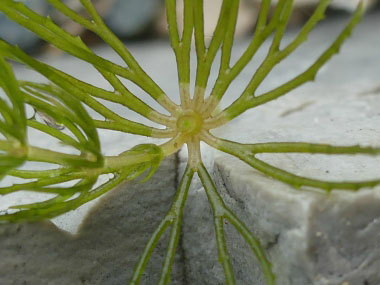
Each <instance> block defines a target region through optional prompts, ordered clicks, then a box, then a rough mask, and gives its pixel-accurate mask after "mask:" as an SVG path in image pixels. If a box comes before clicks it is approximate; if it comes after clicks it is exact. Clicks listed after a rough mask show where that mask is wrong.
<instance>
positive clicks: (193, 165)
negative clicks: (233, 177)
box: [0, 0, 380, 284]
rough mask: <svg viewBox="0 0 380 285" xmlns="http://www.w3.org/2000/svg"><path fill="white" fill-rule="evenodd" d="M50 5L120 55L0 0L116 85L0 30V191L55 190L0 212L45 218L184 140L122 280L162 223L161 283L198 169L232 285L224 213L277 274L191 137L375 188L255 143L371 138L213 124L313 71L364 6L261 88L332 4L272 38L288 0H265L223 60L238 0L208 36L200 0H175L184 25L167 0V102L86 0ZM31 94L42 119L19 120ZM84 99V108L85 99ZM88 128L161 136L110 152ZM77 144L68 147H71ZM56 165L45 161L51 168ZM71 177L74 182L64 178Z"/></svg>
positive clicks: (283, 148)
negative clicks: (281, 133) (261, 134)
mask: <svg viewBox="0 0 380 285" xmlns="http://www.w3.org/2000/svg"><path fill="white" fill-rule="evenodd" d="M47 1H48V2H49V3H50V4H51V5H53V6H54V7H55V8H56V9H57V10H58V11H60V12H61V13H62V14H64V15H65V16H67V17H68V18H70V19H71V20H73V21H74V22H76V23H79V24H80V25H82V26H83V27H84V28H86V29H88V30H90V31H92V32H93V33H95V34H96V35H98V36H99V37H100V38H101V39H103V40H104V42H105V43H107V44H108V45H109V47H111V48H112V49H113V50H114V51H115V52H116V53H117V54H118V55H119V56H120V57H121V59H122V60H123V61H124V63H125V66H121V65H118V64H116V63H113V62H111V61H109V60H107V59H104V58H102V57H100V56H98V55H96V54H95V53H94V52H93V51H92V50H91V49H90V48H89V47H88V46H87V45H86V44H85V43H84V42H83V41H82V40H81V38H79V37H75V36H72V35H71V34H70V33H68V32H66V31H65V30H63V29H62V28H60V27H59V26H57V25H56V24H55V23H54V22H53V21H52V20H51V19H50V18H49V17H44V16H41V15H39V14H37V13H35V12H34V11H32V10H30V9H29V8H28V7H26V6H25V5H24V4H23V3H22V2H19V1H13V0H2V1H0V11H1V12H2V13H4V14H5V15H6V16H7V17H9V18H10V19H12V20H13V21H15V22H17V23H18V24H20V25H22V26H24V27H26V28H27V29H29V30H31V31H33V32H34V33H35V34H37V35H38V36H39V37H40V38H42V39H43V40H45V41H46V42H48V43H50V44H51V45H53V46H55V47H57V48H58V49H60V50H62V51H64V52H66V53H68V54H70V55H72V56H74V57H76V58H78V59H79V60H81V61H84V62H87V63H89V64H91V65H92V66H93V67H94V68H95V69H96V70H97V71H98V72H99V73H100V74H101V75H102V76H103V77H104V78H105V79H106V80H107V81H108V82H109V83H110V85H111V86H112V87H113V90H112V91H109V90H106V89H102V88H99V87H96V86H93V85H91V84H88V83H86V82H84V81H81V80H79V79H76V78H74V77H72V76H70V75H69V74H66V73H64V72H62V71H60V70H58V69H57V68H54V67H53V66H50V65H48V64H46V63H43V62H42V61H39V60H37V59H34V58H32V57H30V56H29V55H27V54H26V53H25V52H24V51H22V50H21V49H20V48H18V47H17V46H12V45H10V44H9V43H7V42H5V41H3V40H0V86H1V88H2V89H3V91H4V94H5V95H6V97H4V96H3V98H0V133H1V136H0V177H1V178H4V177H9V176H11V177H16V178H18V179H25V181H24V182H22V183H18V184H13V185H11V186H6V187H0V195H8V194H11V193H15V192H17V191H32V192H40V193H47V194H50V195H53V197H52V198H49V199H47V200H44V201H41V202H38V203H31V204H25V205H17V206H13V207H11V208H10V209H8V211H7V212H5V213H3V214H1V215H0V221H1V222H4V223H5V222H21V221H36V220H42V219H48V218H52V217H55V216H58V215H61V214H63V213H66V212H68V211H71V210H74V209H76V208H78V207H79V206H81V205H83V204H85V203H87V202H88V201H91V200H93V199H95V198H97V197H99V196H101V195H103V194H105V193H107V192H108V191H110V190H112V189H113V188H115V187H116V186H117V185H118V184H120V183H121V182H123V181H125V180H133V179H136V178H137V177H139V176H141V175H143V174H145V173H147V174H146V176H145V178H144V181H146V180H148V179H149V178H150V177H151V176H152V175H153V174H154V173H155V171H156V170H157V168H158V167H159V166H160V163H161V161H162V159H164V158H165V157H167V156H169V155H171V154H174V153H176V152H177V151H178V150H179V149H181V147H182V146H183V145H185V144H186V145H187V148H188V162H187V167H186V170H185V172H184V174H183V176H182V179H181V182H180V183H179V186H178V190H177V192H176V194H175V197H174V199H173V202H172V205H171V207H170V210H169V211H168V213H167V214H166V215H165V216H164V217H163V219H162V221H161V223H160V224H159V225H158V227H157V229H156V230H155V231H154V233H153V235H152V237H151V239H150V240H149V242H148V244H147V245H146V248H145V250H144V251H143V253H142V255H141V257H140V260H139V262H138V264H137V265H136V267H135V270H134V274H133V276H132V277H131V280H130V284H138V283H139V281H140V279H141V277H142V274H143V272H144V270H145V267H146V265H147V263H148V261H149V259H150V256H151V254H152V252H153V250H154V248H155V246H156V245H157V243H158V241H159V240H160V238H161V237H162V236H163V234H164V233H165V232H166V231H168V230H169V229H170V237H169V245H168V248H167V252H166V256H165V258H164V263H163V267H162V273H161V276H160V280H159V284H168V283H170V276H171V268H172V264H173V260H174V256H175V252H176V248H177V245H178V242H179V237H180V232H181V219H182V215H183V210H184V205H185V202H186V199H187V196H188V192H189V187H190V184H191V182H192V179H193V176H194V175H195V174H197V175H198V176H199V177H200V179H201V181H202V183H203V186H204V189H205V191H206V194H207V197H208V200H209V203H210V205H211V208H212V212H213V215H214V226H215V233H216V243H217V248H218V252H219V259H218V260H219V261H220V263H221V265H222V267H223V270H224V274H225V282H226V284H234V283H235V279H234V271H233V268H232V264H231V261H230V258H229V254H228V249H227V245H226V241H225V231H224V221H228V222H230V224H231V225H232V226H234V227H235V228H236V230H237V231H238V233H239V234H240V235H241V236H242V237H243V238H244V239H245V241H246V242H247V243H248V245H249V246H250V248H251V249H252V252H253V253H254V255H255V256H256V258H257V260H258V261H259V264H260V265H261V268H262V271H263V274H264V276H265V279H266V282H267V284H275V275H274V273H273V271H272V269H271V263H270V261H269V260H268V258H267V257H266V254H265V252H264V249H263V248H262V246H261V245H260V241H259V240H258V239H257V238H256V237H255V236H254V235H253V234H252V233H251V232H250V230H249V229H248V227H247V226H246V225H245V224H244V223H243V222H241V220H240V219H239V218H238V217H236V215H235V214H234V213H233V212H231V210H230V209H229V208H228V207H227V206H226V204H225V203H224V201H223V199H222V197H221V195H220V194H219V192H218V190H217V189H216V186H215V184H214V182H213V180H212V178H211V176H210V174H209V172H208V171H207V169H206V168H205V166H204V164H203V162H202V154H201V151H200V142H205V143H206V144H208V145H210V146H212V147H214V148H216V149H218V150H220V151H223V152H226V153H229V154H231V155H233V156H235V157H238V158H239V159H241V160H242V161H244V162H246V163H247V164H248V165H250V166H252V167H253V168H255V169H257V170H259V171H261V172H263V173H264V174H266V175H268V176H270V177H273V178H274V179H277V180H280V181H282V182H284V183H287V184H290V185H292V186H293V187H297V188H302V187H303V186H310V187H314V188H318V189H322V190H324V191H326V192H329V191H331V190H333V189H346V190H358V189H360V188H362V187H374V186H376V185H378V184H380V180H373V181H360V182H355V181H340V182H333V181H322V180H316V179H311V178H307V177H301V176H297V175H294V174H292V173H289V172H287V171H285V170H282V169H279V168H276V167H274V166H272V165H270V164H268V163H266V162H264V161H262V160H260V159H259V158H258V157H257V156H256V155H257V154H260V153H310V154H315V153H319V154H331V155H332V154H334V155H352V154H368V155H376V154H379V152H380V149H378V148H371V147H361V146H358V145H356V146H332V145H326V144H311V143H300V142H284V143H260V144H240V143H237V142H233V141H227V140H224V139H221V138H218V137H216V136H214V135H213V134H212V133H211V130H213V129H215V128H218V127H221V126H223V125H224V124H227V123H228V122H229V121H231V120H233V119H234V118H235V117H237V116H239V115H240V114H242V113H243V112H245V111H246V110H249V109H252V108H255V107H257V106H260V105H262V104H265V103H267V102H269V101H272V100H275V99H277V98H279V97H281V96H284V95H285V94H287V93H288V92H289V91H291V90H294V89H295V88H297V87H299V86H301V85H302V84H304V83H306V82H308V81H311V80H314V78H315V76H316V74H317V73H318V71H319V69H320V68H321V67H322V66H323V65H324V64H325V63H326V62H327V61H328V60H329V59H330V58H331V57H332V56H333V55H334V54H336V53H337V52H338V51H339V48H340V46H341V45H342V44H343V42H344V41H345V39H346V38H347V37H348V36H349V35H350V33H351V31H352V30H353V28H354V27H355V26H356V25H357V23H358V22H359V20H360V19H361V16H362V12H363V9H362V5H361V4H360V5H359V6H358V8H357V10H356V11H355V13H354V14H353V16H352V18H351V20H350V21H349V23H348V24H347V26H346V27H345V28H344V29H343V31H342V32H341V33H340V35H339V36H338V37H337V38H336V39H335V41H334V42H333V43H332V44H331V45H330V46H329V47H328V48H327V49H326V50H325V51H324V52H323V53H322V55H321V56H320V57H319V58H318V59H317V60H316V61H315V62H314V63H313V64H312V65H311V66H310V67H309V68H308V69H306V70H305V71H304V72H302V73H301V74H299V75H298V76H296V77H295V78H293V79H291V80H289V81H288V82H285V83H284V84H282V85H280V86H278V87H277V88H275V89H273V90H270V91H267V92H265V93H264V94H257V90H258V87H259V86H260V85H261V83H262V82H263V80H264V79H265V78H266V77H267V76H268V74H269V73H270V72H271V71H272V69H273V68H274V67H275V66H276V65H278V64H279V63H280V62H281V61H282V60H284V59H285V58H286V57H287V56H288V55H290V54H291V53H293V52H294V51H295V50H296V49H297V48H298V47H299V46H300V45H301V44H302V43H304V42H305V41H306V40H307V36H308V35H309V33H310V32H311V31H312V30H313V29H314V27H315V26H316V24H317V23H318V22H319V21H321V20H322V19H323V18H324V15H325V11H326V9H327V7H328V5H329V2H330V1H328V0H321V1H319V4H318V5H317V7H316V9H315V11H314V12H313V14H312V15H311V16H310V18H309V20H308V21H307V22H306V23H305V25H304V26H303V27H302V29H301V30H300V32H299V33H298V34H297V36H296V37H295V38H294V39H293V40H292V41H290V42H289V43H287V44H285V45H284V46H282V45H281V42H282V38H283V36H284V34H285V31H286V28H287V24H288V21H289V18H290V16H291V12H292V8H293V1H292V0H282V1H278V3H277V5H276V6H275V7H274V9H273V11H272V17H271V18H269V14H270V8H271V1H270V0H263V1H262V3H261V8H260V12H259V15H258V20H257V23H256V28H255V33H254V35H253V37H252V40H251V41H250V43H249V45H248V47H247V48H246V50H245V51H244V52H243V54H242V55H241V56H240V57H239V58H238V60H237V61H236V62H235V63H233V64H232V63H231V52H232V48H233V44H234V34H235V29H236V23H237V18H238V10H239V1H238V0H223V2H222V5H221V8H220V14H219V19H218V22H217V25H216V28H215V31H214V33H213V35H212V37H211V39H210V41H209V43H207V41H206V40H205V32H204V20H205V19H204V11H203V0H184V1H183V2H184V10H183V21H184V23H183V30H181V31H180V30H179V28H178V25H177V18H178V17H177V7H176V0H166V12H167V20H168V29H169V36H170V40H171V46H172V48H173V50H174V53H175V57H176V61H177V68H178V81H179V95H180V104H175V103H174V102H173V101H172V100H171V99H170V98H169V97H168V96H167V95H166V94H165V92H164V91H163V90H162V89H161V88H160V87H159V86H158V85H157V84H156V83H155V82H154V81H153V80H152V79H151V77H149V76H148V75H147V73H145V72H144V70H143V69H142V68H141V66H140V65H139V64H138V62H137V61H136V60H135V59H134V57H133V56H132V54H131V53H130V52H129V51H128V49H127V48H126V47H125V45H124V44H123V43H122V42H121V41H120V40H119V39H118V38H117V37H116V36H115V35H114V34H113V33H112V32H111V31H110V30H109V29H108V28H107V26H106V25H105V24H104V22H103V20H102V19H101V18H100V16H99V15H98V13H97V12H96V10H95V8H94V6H93V5H92V3H91V1H90V0H80V2H81V4H82V5H83V7H84V8H85V10H86V11H87V15H82V14H81V15H79V14H77V13H76V12H75V11H74V10H72V9H70V7H68V6H67V5H66V4H65V3H64V2H63V1H60V0H47ZM193 39H194V41H195V53H196V58H197V66H196V73H195V88H194V94H190V90H191V88H190V82H191V81H190V77H191V72H190V55H191V49H192V43H193ZM267 40H271V45H270V47H269V50H268V53H267V55H266V57H265V59H264V60H263V61H262V63H261V65H260V66H259V67H258V69H257V70H256V71H255V72H254V73H253V75H252V78H251V80H250V81H249V83H248V85H247V86H246V88H245V90H244V91H243V93H242V94H241V95H240V96H239V97H238V99H236V100H235V101H234V102H233V103H232V104H231V105H230V106H228V107H227V108H225V109H224V110H219V109H218V108H217V107H218V105H219V102H220V101H221V99H222V97H223V96H224V94H225V93H226V91H227V89H228V87H229V86H230V85H231V83H232V82H233V81H234V80H235V79H236V78H237V76H238V75H239V74H240V73H241V72H242V70H243V69H244V68H245V67H246V66H247V64H248V63H249V62H251V60H252V58H253V57H254V55H255V54H256V52H257V51H258V49H259V48H260V47H262V45H263V43H264V42H265V41H267ZM219 54H220V67H219V73H218V76H217V79H216V82H215V84H214V86H213V88H212V91H211V93H210V94H206V87H207V86H208V85H209V77H210V73H211V68H212V66H213V63H214V62H215V61H216V60H217V58H218V55H219ZM9 60H10V61H15V62H18V63H21V64H24V65H26V66H28V67H29V68H31V69H33V70H35V71H37V72H38V73H40V74H41V75H43V76H44V77H45V78H46V79H47V80H48V83H35V82H29V81H21V80H17V79H16V77H15V75H14V73H13V70H12V66H11V65H10V63H9ZM122 80H128V81H130V82H133V83H134V84H135V85H137V86H139V87H140V88H141V89H142V90H144V91H145V92H146V93H147V94H149V95H150V96H151V97H152V98H153V99H154V100H155V101H156V102H157V103H158V104H159V105H161V106H162V107H163V108H164V109H165V110H166V111H167V114H164V113H161V112H159V111H157V110H155V109H154V108H153V107H152V106H150V105H148V104H146V103H145V102H143V101H142V100H141V99H139V98H138V97H137V96H136V95H135V94H133V93H132V92H131V91H130V90H129V89H128V88H127V87H126V86H125V84H123V82H122ZM104 101H108V102H113V103H117V104H120V105H122V106H125V107H127V108H129V109H130V110H132V111H134V112H136V113H138V114H140V115H141V116H143V117H145V118H146V119H148V120H150V121H152V122H154V123H157V124H159V125H161V126H163V128H155V127H151V126H148V125H145V124H143V123H141V122H138V121H132V120H129V119H127V118H124V117H122V116H120V115H119V114H117V113H115V112H113V111H112V110H111V109H109V108H107V107H106V106H105V105H104V104H103V103H102V102H104ZM27 105H29V106H31V107H33V108H34V109H35V110H36V111H38V112H39V113H40V114H43V116H44V118H46V120H45V121H46V123H41V122H38V121H36V120H34V119H33V118H30V119H27V117H26V115H25V113H26V112H25V107H26V106H27ZM84 105H86V108H85V107H84ZM88 108H90V109H92V110H93V111H95V112H96V113H98V114H99V115H101V116H102V117H103V118H104V119H102V120H99V119H94V118H92V117H91V116H90V115H89V113H88V112H87V110H88ZM28 128H31V129H35V130H37V131H39V132H42V133H44V134H47V135H49V136H51V137H52V138H54V139H57V140H58V141H60V142H61V143H62V144H64V145H66V146H69V147H71V149H72V150H73V152H72V153H71V154H68V153H66V152H59V151H52V150H48V149H45V148H40V147H36V146H32V145H30V144H29V142H28V136H27V129H28ZM97 129H108V130H114V131H119V132H125V133H130V134H135V135H140V136H145V137H151V138H161V139H167V141H166V142H165V143H163V144H160V145H156V144H141V145H137V146H135V147H133V148H131V149H129V150H126V151H124V152H123V153H121V154H119V155H117V156H103V155H102V149H101V142H100V140H99V137H98V133H97ZM74 150H75V151H74ZM29 161H31V162H43V163H46V165H48V164H49V165H51V166H49V167H47V169H46V170H38V171H37V170H26V169H25V167H23V168H22V169H21V168H20V167H21V166H23V165H24V164H25V163H26V162H29ZM53 166H54V167H55V168H52V167H53ZM109 173H111V174H113V177H112V178H110V179H109V180H108V181H107V182H105V183H103V184H101V185H97V184H95V183H96V182H97V180H98V178H99V177H100V176H101V175H103V174H109ZM70 181H71V182H73V183H71V185H69V186H67V184H62V183H64V182H70Z"/></svg>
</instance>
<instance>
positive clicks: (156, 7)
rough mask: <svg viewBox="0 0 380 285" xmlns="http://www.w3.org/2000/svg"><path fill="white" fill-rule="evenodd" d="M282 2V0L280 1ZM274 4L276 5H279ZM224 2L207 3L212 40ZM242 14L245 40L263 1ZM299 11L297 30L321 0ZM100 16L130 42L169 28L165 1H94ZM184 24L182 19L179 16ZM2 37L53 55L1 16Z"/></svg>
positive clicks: (344, 7)
mask: <svg viewBox="0 0 380 285" xmlns="http://www.w3.org/2000/svg"><path fill="white" fill-rule="evenodd" d="M277 1H278V0H277ZM277 1H276V0H275V1H272V2H273V5H275V4H276V2H277ZM22 2H24V3H25V4H26V5H28V6H29V7H30V8H32V9H33V10H35V11H36V12H37V13H39V14H43V15H49V16H51V18H52V19H53V20H54V21H55V22H56V23H59V24H60V25H61V26H62V27H64V28H65V29H66V30H68V31H69V32H70V33H72V34H75V35H80V36H81V37H82V39H84V41H85V42H86V43H88V44H90V45H97V44H99V43H101V41H100V40H99V39H98V38H97V37H96V36H94V35H93V34H92V33H90V32H88V31H85V30H84V29H82V28H81V27H80V26H79V25H77V24H75V23H73V22H72V21H69V20H68V19H67V18H66V17H64V16H63V15H62V14H60V13H57V12H56V11H55V10H54V9H52V7H51V6H50V5H49V4H48V3H47V2H46V1H45V0H22ZM63 2H65V3H66V4H68V5H69V6H70V7H71V8H73V9H75V10H76V11H78V12H81V13H83V12H84V11H82V7H81V5H80V3H79V1H78V0H63ZM221 2H222V0H206V1H205V14H206V15H207V17H206V18H207V19H206V27H205V33H206V35H209V36H210V37H211V35H212V31H213V29H214V27H215V24H216V20H217V17H218V13H219V7H220V4H221ZM240 2H241V5H240V6H241V7H240V9H241V11H240V14H239V21H238V27H237V33H236V37H238V38H244V37H246V36H248V35H250V34H251V33H252V32H253V30H254V25H255V21H256V17H257V12H258V10H259V7H260V2H261V1H260V0H241V1H240ZM294 2H295V11H294V13H293V16H292V20H291V23H290V26H291V27H292V26H293V27H297V26H300V25H301V24H302V23H304V22H305V21H306V20H307V19H308V17H309V16H310V14H311V13H312V11H313V8H314V7H315V5H316V4H317V3H318V2H319V0H295V1H294ZM359 2H360V0H333V1H332V4H331V5H330V9H329V16H330V17H331V16H332V15H335V16H337V17H339V16H340V15H342V14H348V13H351V12H352V11H353V10H354V9H355V7H356V5H357V4H358V3H359ZM379 2H380V0H364V4H365V7H366V10H374V9H379V6H380V5H379ZM93 3H94V4H95V5H96V8H97V9H98V11H99V13H100V14H101V15H102V17H103V18H104V19H105V22H106V23H107V24H108V26H109V27H110V28H111V29H112V30H113V31H114V32H115V33H116V34H117V35H118V36H119V37H121V38H122V39H124V40H127V41H144V40H150V39H156V38H166V37H167V25H166V15H165V7H164V6H165V1H164V0H93ZM181 3H182V1H178V13H179V14H181V11H182V5H181ZM178 22H179V25H181V17H179V21H178ZM0 37H1V38H3V39H5V40H7V41H8V42H10V43H12V44H17V45H19V46H20V47H21V48H23V49H24V50H26V51H28V52H29V53H41V52H52V50H51V48H49V47H48V46H47V45H45V44H44V42H42V41H41V40H39V38H38V37H36V36H35V35H34V34H33V33H31V32H29V31H27V30H26V29H24V28H21V27H19V26H18V25H17V24H15V23H12V22H11V21H10V20H8V19H7V18H6V17H5V16H4V15H3V14H1V13H0Z"/></svg>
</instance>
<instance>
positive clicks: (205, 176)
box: [198, 164, 275, 285]
mask: <svg viewBox="0 0 380 285" xmlns="http://www.w3.org/2000/svg"><path fill="white" fill-rule="evenodd" d="M198 175H199V177H200V179H201V181H202V184H203V187H204V189H205V191H206V194H207V198H208V200H209V202H210V204H211V208H212V211H213V215H214V225H215V233H216V242H217V246H218V252H219V260H220V262H221V263H222V265H223V270H224V274H225V277H226V284H235V280H234V277H233V270H232V265H231V261H230V257H229V255H228V251H227V248H226V241H225V238H224V228H223V219H227V220H229V221H230V222H231V224H232V225H233V226H234V227H235V228H236V230H237V231H238V232H239V233H240V234H241V235H242V236H243V237H244V239H245V240H246V242H247V243H248V245H249V246H250V247H251V250H252V252H253V253H254V254H255V256H256V258H257V259H258V261H259V263H260V265H261V267H262V269H263V272H264V276H265V278H266V282H267V283H266V284H268V285H273V284H274V282H275V276H274V274H273V272H272V270H271V264H270V263H269V261H268V260H267V258H266V256H265V253H264V250H263V248H262V246H261V244H260V242H259V240H258V239H257V238H255V237H254V236H253V235H252V233H251V232H250V231H249V230H248V228H247V227H246V226H245V225H244V224H243V223H242V222H241V221H240V220H239V219H238V218H237V217H236V216H235V215H234V214H233V213H232V212H231V210H230V209H229V208H228V207H227V206H226V205H225V204H224V201H223V198H222V197H221V196H220V194H219V193H218V191H217V189H216V186H215V184H214V182H213V181H212V179H211V177H210V174H209V173H208V171H207V169H206V168H205V167H204V165H203V164H200V165H199V166H198Z"/></svg>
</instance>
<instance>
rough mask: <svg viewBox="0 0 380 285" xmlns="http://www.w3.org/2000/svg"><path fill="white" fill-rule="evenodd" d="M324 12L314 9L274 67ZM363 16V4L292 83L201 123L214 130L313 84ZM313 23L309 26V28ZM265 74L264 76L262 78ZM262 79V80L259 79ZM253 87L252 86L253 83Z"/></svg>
mask: <svg viewBox="0 0 380 285" xmlns="http://www.w3.org/2000/svg"><path fill="white" fill-rule="evenodd" d="M323 3H325V1H323V2H321V4H320V5H322V4H323ZM322 9H324V6H323V5H322V6H318V9H317V11H316V12H315V14H314V15H316V16H315V17H316V18H314V19H313V21H311V20H310V23H311V24H309V25H308V23H309V22H308V23H307V24H306V27H307V28H305V29H304V30H302V31H301V33H300V34H302V36H300V37H297V38H296V39H295V42H294V43H291V44H289V46H288V48H285V49H284V50H282V51H281V52H279V53H278V54H277V56H276V57H275V58H273V59H272V60H273V64H276V62H278V61H279V60H281V59H282V58H285V57H286V56H287V55H288V54H289V52H291V51H292V50H294V49H295V48H296V47H298V45H299V44H301V43H302V42H303V41H304V40H305V37H306V34H307V32H310V30H311V29H312V27H314V25H315V24H316V23H315V21H317V20H318V19H319V18H320V17H322V16H321V15H320V14H321V11H322ZM362 15H363V5H362V4H359V5H358V8H357V9H356V11H355V13H354V15H353V16H352V18H351V20H350V22H349V23H348V24H347V26H346V27H345V28H344V29H343V31H342V32H341V33H340V35H339V36H338V37H337V39H336V40H335V41H334V42H333V43H332V44H331V45H330V47H329V48H328V49H326V51H325V52H324V53H323V54H322V55H321V56H320V57H319V58H318V59H317V60H316V61H315V63H314V64H312V65H311V66H310V67H309V68H308V69H307V70H306V71H304V72H303V73H301V74H300V75H298V76H297V77H295V78H294V79H292V80H289V81H288V82H286V83H284V84H282V85H281V86H279V87H277V88H276V89H273V90H271V91H269V92H266V93H264V94H262V95H260V96H257V97H252V96H248V93H246V94H247V95H245V96H241V97H240V98H239V99H237V100H236V101H235V102H234V103H232V104H231V105H230V106H229V107H227V108H226V109H224V110H223V111H222V112H220V113H219V114H218V115H217V116H216V117H214V118H212V119H210V120H207V121H206V122H205V125H206V126H213V127H217V126H220V125H222V124H225V123H226V122H228V121H230V120H232V119H233V118H235V117H237V116H238V115H240V114H242V113H243V112H245V111H246V110H248V109H251V108H254V107H257V106H260V105H262V104H265V103H267V102H269V101H272V100H275V99H277V98H279V97H281V96H283V95H285V94H287V93H288V92H289V91H292V90H294V89H296V88H297V87H299V86H301V85H303V84H304V83H306V82H308V81H313V80H314V79H315V76H316V75H317V73H318V71H319V70H320V69H321V67H322V66H324V65H325V63H326V62H327V61H328V60H330V59H331V57H332V56H334V55H335V54H337V53H338V52H339V49H340V47H341V46H342V44H343V43H344V41H345V40H346V39H347V38H348V37H349V36H350V35H351V33H352V31H353V29H354V28H355V26H356V25H357V24H358V23H359V21H360V20H361V18H362ZM312 24H313V25H312ZM271 66H272V64H267V65H266V67H265V68H264V67H263V69H262V71H261V73H260V74H261V75H260V76H259V77H257V78H258V79H257V82H261V81H262V79H263V78H265V76H266V75H265V74H266V72H267V71H268V70H269V69H272V68H273V67H271ZM264 75H265V76H264ZM263 76H264V77H263ZM255 86H256V83H255Z"/></svg>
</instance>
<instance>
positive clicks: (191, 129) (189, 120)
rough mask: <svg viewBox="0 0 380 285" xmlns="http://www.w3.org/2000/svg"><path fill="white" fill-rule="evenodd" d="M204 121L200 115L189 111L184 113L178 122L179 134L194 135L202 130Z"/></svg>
mask: <svg viewBox="0 0 380 285" xmlns="http://www.w3.org/2000/svg"><path fill="white" fill-rule="evenodd" d="M202 124H203V119H202V117H201V115H200V114H198V113H197V112H194V111H193V110H189V111H186V112H184V113H183V114H182V115H181V116H180V117H179V118H178V120H177V130H178V132H181V133H184V134H189V135H194V134H197V133H199V132H200V131H201V130H202Z"/></svg>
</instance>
